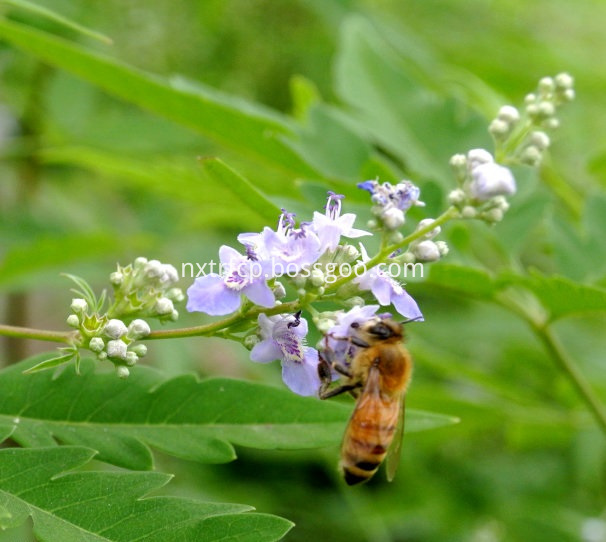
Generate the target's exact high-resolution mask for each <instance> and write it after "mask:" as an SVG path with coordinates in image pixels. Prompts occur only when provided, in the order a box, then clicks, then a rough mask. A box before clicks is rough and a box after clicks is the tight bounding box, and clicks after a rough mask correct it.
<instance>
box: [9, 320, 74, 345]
mask: <svg viewBox="0 0 606 542" xmlns="http://www.w3.org/2000/svg"><path fill="white" fill-rule="evenodd" d="M0 335H4V336H5V337H13V338H15V339H34V340H37V341H50V342H55V343H67V344H69V343H70V342H71V340H72V337H73V332H70V331H67V332H66V331H49V330H46V329H32V328H29V327H18V326H8V325H5V324H0Z"/></svg>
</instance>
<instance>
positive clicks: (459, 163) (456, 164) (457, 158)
mask: <svg viewBox="0 0 606 542" xmlns="http://www.w3.org/2000/svg"><path fill="white" fill-rule="evenodd" d="M450 165H451V166H452V167H453V168H462V167H466V166H467V157H466V156H465V155H464V154H453V155H452V156H451V157H450Z"/></svg>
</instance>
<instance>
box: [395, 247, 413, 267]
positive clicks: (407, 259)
mask: <svg viewBox="0 0 606 542" xmlns="http://www.w3.org/2000/svg"><path fill="white" fill-rule="evenodd" d="M398 260H399V261H401V262H402V263H403V264H404V265H406V264H407V263H415V262H416V261H417V257H416V256H415V255H414V254H413V253H412V252H410V250H407V251H406V252H403V253H402V254H400V255H399V256H398Z"/></svg>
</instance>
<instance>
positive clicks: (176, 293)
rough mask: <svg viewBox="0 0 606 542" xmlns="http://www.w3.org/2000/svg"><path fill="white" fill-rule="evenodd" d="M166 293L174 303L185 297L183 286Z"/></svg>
mask: <svg viewBox="0 0 606 542" xmlns="http://www.w3.org/2000/svg"><path fill="white" fill-rule="evenodd" d="M164 295H165V296H166V297H168V299H170V300H171V301H173V302H174V303H181V301H183V300H184V299H185V294H184V293H183V290H181V288H171V289H170V290H168V291H167V292H166V294H164Z"/></svg>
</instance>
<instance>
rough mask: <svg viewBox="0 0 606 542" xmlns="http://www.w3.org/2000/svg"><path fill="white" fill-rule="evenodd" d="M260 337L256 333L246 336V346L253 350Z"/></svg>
mask: <svg viewBox="0 0 606 542" xmlns="http://www.w3.org/2000/svg"><path fill="white" fill-rule="evenodd" d="M259 341H260V339H259V337H258V336H257V335H256V334H253V335H247V336H246V337H244V347H245V348H247V349H248V350H252V349H253V348H254V347H255V346H256V345H257V344H258V343H259Z"/></svg>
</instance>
